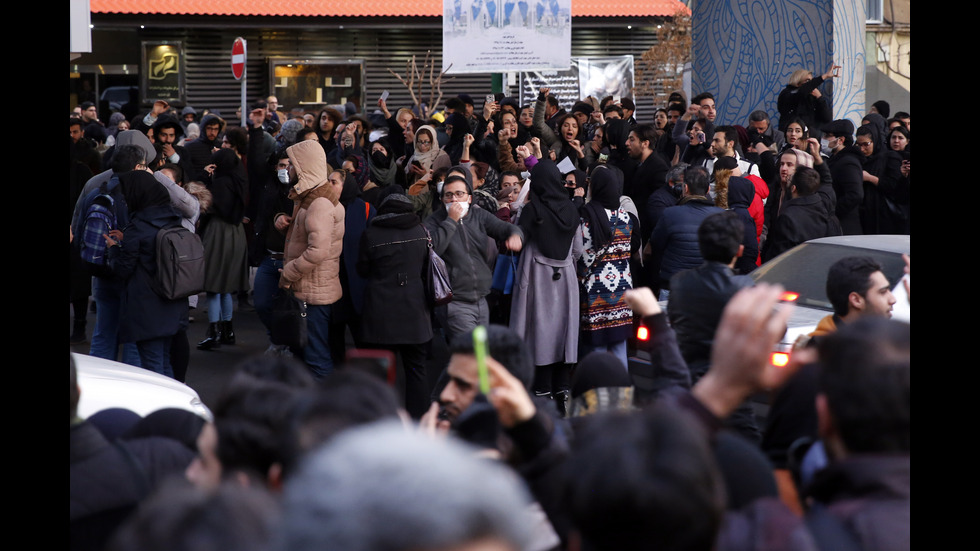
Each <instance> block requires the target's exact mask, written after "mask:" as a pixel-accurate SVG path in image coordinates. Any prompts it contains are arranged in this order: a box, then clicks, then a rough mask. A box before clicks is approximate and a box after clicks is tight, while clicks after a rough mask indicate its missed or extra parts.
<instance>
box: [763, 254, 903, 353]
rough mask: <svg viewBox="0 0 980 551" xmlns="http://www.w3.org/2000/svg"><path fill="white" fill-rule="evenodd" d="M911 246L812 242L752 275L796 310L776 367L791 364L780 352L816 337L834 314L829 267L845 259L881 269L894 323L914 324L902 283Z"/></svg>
mask: <svg viewBox="0 0 980 551" xmlns="http://www.w3.org/2000/svg"><path fill="white" fill-rule="evenodd" d="M910 240H911V237H910V236H908V235H844V236H839V237H824V238H821V239H814V240H811V241H807V242H806V243H803V244H802V245H797V246H796V247H793V248H792V249H790V250H788V251H786V252H785V253H783V254H781V255H779V256H777V257H776V258H774V259H772V260H770V261H769V262H766V263H765V264H763V265H762V266H760V267H759V268H757V269H756V270H755V271H753V272H752V273H751V274H749V275H750V276H751V277H752V278H753V279H755V281H756V283H771V284H776V283H778V284H780V285H782V286H783V287H784V288H785V289H786V291H787V293H788V295H789V298H790V299H791V300H793V301H794V302H795V304H796V308H795V309H794V311H793V314H792V316H791V317H790V319H789V322H788V324H787V325H788V329H787V331H786V334H785V335H784V336H783V338H782V340H781V342H780V344H779V346H778V347H777V354H775V355H774V358H773V360H774V361H773V363H775V364H776V365H780V362H782V361H784V360H785V359H787V358H786V357H785V355H780V354H779V353H780V352H783V353H785V352H789V350H790V349H791V348H792V345H793V343H794V342H795V341H796V339H797V337H799V336H800V335H805V334H808V333H810V332H812V331H813V330H814V329H815V328H816V326H817V323H818V322H819V321H820V320H821V319H822V318H823V317H825V316H828V315H830V314H833V307H832V306H831V304H830V300H829V299H828V298H827V271H828V270H829V269H830V266H831V264H833V263H834V262H836V261H838V260H840V259H841V258H844V257H847V256H870V257H871V258H873V259H875V260H876V261H877V262H878V264H880V265H881V271H882V273H884V274H885V277H886V278H887V279H888V282H889V283H890V284H891V285H892V287H893V288H894V291H893V293H894V294H895V299H896V303H895V307H894V310H893V311H892V319H897V320H901V321H904V322H906V323H911V319H912V318H911V307H910V306H909V300H908V295H906V294H905V286H904V284H903V283H902V279H903V276H904V270H905V261H904V260H902V254H906V255H909V256H911V248H910ZM904 277H906V278H907V277H908V276H904Z"/></svg>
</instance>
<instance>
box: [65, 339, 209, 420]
mask: <svg viewBox="0 0 980 551" xmlns="http://www.w3.org/2000/svg"><path fill="white" fill-rule="evenodd" d="M71 357H72V358H74V360H75V367H76V368H77V370H78V388H79V389H80V391H81V393H80V395H79V398H78V416H79V417H82V418H83V419H84V418H86V417H88V416H90V415H92V414H93V413H95V412H97V411H101V410H103V409H106V408H113V407H119V408H125V409H128V410H130V411H133V412H135V413H137V414H138V415H140V416H142V417H145V416H146V415H147V414H149V413H152V412H154V411H156V410H158V409H163V408H180V409H185V410H187V411H190V412H192V413H196V414H197V415H200V416H201V417H203V418H204V419H207V420H208V421H211V420H213V418H214V416H213V415H212V414H211V410H210V409H208V407H207V406H206V405H204V402H202V401H201V398H200V396H198V394H197V391H195V390H194V389H193V388H191V387H189V386H187V385H185V384H184V383H181V382H180V381H176V380H174V379H171V378H170V377H167V376H165V375H160V374H159V373H154V372H153V371H149V370H147V369H143V368H141V367H134V366H131V365H127V364H123V363H119V362H114V361H111V360H104V359H102V358H96V357H94V356H87V355H85V354H75V353H72V355H71Z"/></svg>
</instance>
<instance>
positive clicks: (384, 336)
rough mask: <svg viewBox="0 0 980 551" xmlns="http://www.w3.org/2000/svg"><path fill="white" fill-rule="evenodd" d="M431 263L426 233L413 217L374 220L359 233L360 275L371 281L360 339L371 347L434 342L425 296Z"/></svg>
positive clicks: (409, 214)
mask: <svg viewBox="0 0 980 551" xmlns="http://www.w3.org/2000/svg"><path fill="white" fill-rule="evenodd" d="M428 261H429V251H428V241H427V239H426V234H425V229H423V227H422V224H421V223H420V221H419V218H418V216H417V215H415V214H413V213H408V214H395V215H385V216H381V217H375V218H374V220H372V222H371V225H369V226H368V227H367V229H365V230H364V233H363V235H361V242H360V251H359V253H358V257H357V273H358V274H359V275H360V276H361V277H363V278H365V279H367V287H366V289H365V292H364V306H363V309H362V310H361V319H362V323H363V333H362V338H363V339H364V341H365V342H369V343H372V344H418V343H424V342H428V341H429V340H430V339H432V323H431V321H430V316H431V309H430V308H429V304H428V301H427V299H426V293H425V273H426V267H427V265H428Z"/></svg>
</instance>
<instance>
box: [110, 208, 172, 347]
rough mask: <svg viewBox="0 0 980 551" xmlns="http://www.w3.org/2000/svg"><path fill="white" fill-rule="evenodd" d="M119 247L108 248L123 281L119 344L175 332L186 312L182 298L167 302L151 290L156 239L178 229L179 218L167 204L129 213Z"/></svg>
mask: <svg viewBox="0 0 980 551" xmlns="http://www.w3.org/2000/svg"><path fill="white" fill-rule="evenodd" d="M130 215H131V218H130V220H129V225H128V226H126V227H125V228H123V230H122V231H123V236H124V237H123V240H122V243H121V244H120V245H119V246H116V247H110V248H109V267H110V268H112V272H113V274H114V275H115V276H116V277H118V278H119V279H120V280H121V281H124V282H125V289H124V291H123V295H122V316H121V320H120V323H119V340H120V342H139V341H144V340H149V339H156V338H160V337H169V336H172V335H174V334H176V333H177V330H178V329H179V328H180V325H181V323H183V319H184V316H185V315H186V313H187V301H186V300H184V299H178V300H167V299H164V298H162V297H160V295H158V294H157V293H156V291H154V290H153V285H152V282H153V278H154V276H155V275H156V271H157V267H156V238H157V232H158V231H159V230H160V229H162V228H177V227H180V215H178V214H177V212H176V211H174V209H173V207H171V206H170V205H165V206H155V207H148V208H145V209H143V210H140V211H137V212H134V213H130Z"/></svg>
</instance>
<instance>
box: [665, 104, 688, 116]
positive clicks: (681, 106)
mask: <svg viewBox="0 0 980 551" xmlns="http://www.w3.org/2000/svg"><path fill="white" fill-rule="evenodd" d="M671 111H676V112H678V113H680V114H682V115H683V114H684V111H687V109H686V108H685V107H684V104H683V103H671V104H670V105H668V106H667V114H668V115H669V114H670V112H671Z"/></svg>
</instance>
